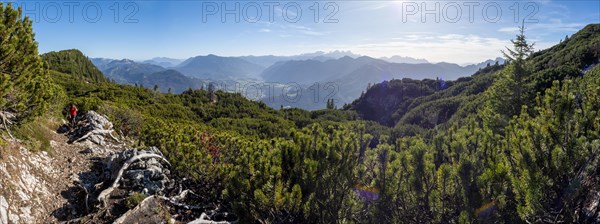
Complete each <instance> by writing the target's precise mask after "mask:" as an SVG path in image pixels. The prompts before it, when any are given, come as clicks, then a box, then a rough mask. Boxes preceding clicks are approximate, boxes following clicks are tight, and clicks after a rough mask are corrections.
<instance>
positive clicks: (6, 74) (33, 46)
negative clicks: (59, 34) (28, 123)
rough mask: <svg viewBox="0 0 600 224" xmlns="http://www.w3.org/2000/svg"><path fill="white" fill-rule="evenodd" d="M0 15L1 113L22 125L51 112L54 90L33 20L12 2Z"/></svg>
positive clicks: (3, 7) (1, 5)
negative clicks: (39, 49)
mask: <svg viewBox="0 0 600 224" xmlns="http://www.w3.org/2000/svg"><path fill="white" fill-rule="evenodd" d="M0 14H1V15H0V111H2V112H9V113H13V114H15V116H16V121H17V122H20V121H23V120H26V119H28V118H31V117H33V116H36V115H39V114H41V113H43V112H44V111H45V110H46V109H47V107H48V103H47V102H46V101H47V100H48V99H49V98H50V96H51V95H50V91H51V89H52V88H51V86H50V85H51V83H49V82H48V81H47V80H48V73H47V71H46V70H45V69H44V66H43V62H42V60H41V58H40V56H39V55H38V49H37V47H38V46H37V42H36V41H35V39H34V34H33V31H32V22H31V20H29V18H28V17H25V18H22V11H21V9H20V8H19V9H14V8H13V7H12V4H10V3H9V4H6V5H4V4H2V3H0Z"/></svg>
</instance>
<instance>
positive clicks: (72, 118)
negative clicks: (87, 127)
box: [69, 104, 77, 128]
mask: <svg viewBox="0 0 600 224" xmlns="http://www.w3.org/2000/svg"><path fill="white" fill-rule="evenodd" d="M76 117H77V107H76V106H75V104H71V109H69V123H70V126H71V128H73V127H75V118H76Z"/></svg>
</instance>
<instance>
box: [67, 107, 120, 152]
mask: <svg viewBox="0 0 600 224" xmlns="http://www.w3.org/2000/svg"><path fill="white" fill-rule="evenodd" d="M75 120H76V124H75V127H73V130H71V131H70V132H68V131H69V127H68V126H67V125H66V124H65V125H63V126H61V127H60V128H59V130H58V132H59V133H61V132H68V136H69V143H73V142H81V141H85V140H88V141H91V142H93V143H95V144H98V145H101V146H103V145H105V144H106V137H111V138H112V139H113V140H114V141H116V142H118V140H117V138H115V136H114V135H113V132H114V130H113V124H112V123H111V122H110V121H109V120H108V118H107V117H106V116H105V115H101V114H98V113H96V112H95V111H91V110H90V111H86V112H84V113H83V114H81V115H78V116H77V118H76V119H75Z"/></svg>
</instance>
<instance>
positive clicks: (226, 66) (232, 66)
mask: <svg viewBox="0 0 600 224" xmlns="http://www.w3.org/2000/svg"><path fill="white" fill-rule="evenodd" d="M174 69H175V70H177V71H179V72H181V73H183V74H184V75H187V76H190V77H195V78H200V79H211V80H219V79H225V80H232V79H233V80H235V79H244V78H246V79H247V78H258V75H259V74H260V72H262V70H264V69H265V68H264V67H262V66H260V65H257V64H254V63H251V62H248V61H246V60H244V59H241V58H238V57H220V56H216V55H213V54H210V55H207V56H197V57H193V58H190V59H187V60H185V61H184V62H182V63H181V64H179V65H177V66H175V67H174Z"/></svg>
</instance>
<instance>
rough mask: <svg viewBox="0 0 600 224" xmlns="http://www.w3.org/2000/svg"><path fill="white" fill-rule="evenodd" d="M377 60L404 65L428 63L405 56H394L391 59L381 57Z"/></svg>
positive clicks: (424, 60)
mask: <svg viewBox="0 0 600 224" xmlns="http://www.w3.org/2000/svg"><path fill="white" fill-rule="evenodd" d="M379 59H381V60H384V61H387V62H392V63H406V64H423V63H430V62H429V61H427V60H426V59H422V58H412V57H405V56H399V55H394V56H392V57H381V58H379Z"/></svg>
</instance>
